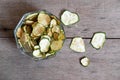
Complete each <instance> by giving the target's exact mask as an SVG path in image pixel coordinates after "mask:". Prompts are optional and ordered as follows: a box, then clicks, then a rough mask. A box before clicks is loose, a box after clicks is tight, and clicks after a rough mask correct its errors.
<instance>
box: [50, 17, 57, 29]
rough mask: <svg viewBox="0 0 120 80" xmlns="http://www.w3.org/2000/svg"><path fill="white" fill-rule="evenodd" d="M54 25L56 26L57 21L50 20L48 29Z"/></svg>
mask: <svg viewBox="0 0 120 80" xmlns="http://www.w3.org/2000/svg"><path fill="white" fill-rule="evenodd" d="M56 25H57V21H56V20H55V19H52V20H51V22H50V28H51V27H53V26H56Z"/></svg>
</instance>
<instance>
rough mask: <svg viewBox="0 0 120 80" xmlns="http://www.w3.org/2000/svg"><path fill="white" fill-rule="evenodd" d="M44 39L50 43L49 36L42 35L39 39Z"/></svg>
mask: <svg viewBox="0 0 120 80" xmlns="http://www.w3.org/2000/svg"><path fill="white" fill-rule="evenodd" d="M44 38H46V39H48V40H49V41H51V38H50V36H49V35H43V36H41V39H44Z"/></svg>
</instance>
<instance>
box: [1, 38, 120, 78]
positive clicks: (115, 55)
mask: <svg viewBox="0 0 120 80" xmlns="http://www.w3.org/2000/svg"><path fill="white" fill-rule="evenodd" d="M70 42H71V40H70V39H68V40H66V41H65V44H64V46H63V48H62V50H60V51H59V52H58V54H57V55H56V57H54V58H51V59H48V60H42V61H38V62H35V61H33V60H32V59H30V58H28V57H27V56H24V55H22V54H20V52H19V50H18V49H17V48H16V45H15V41H14V39H13V38H0V45H1V46H0V80H74V79H75V80H99V79H101V80H119V79H120V54H119V52H120V49H119V47H120V45H119V44H120V40H117V39H115V40H107V41H106V43H105V46H104V48H103V49H101V50H95V49H93V48H92V46H91V45H90V44H89V39H85V44H86V52H85V53H75V52H74V51H72V50H70V49H69V44H70ZM111 43H112V44H111ZM82 56H87V57H89V58H90V60H91V63H90V65H89V66H88V67H86V68H84V67H82V66H81V65H80V64H79V58H80V57H82Z"/></svg>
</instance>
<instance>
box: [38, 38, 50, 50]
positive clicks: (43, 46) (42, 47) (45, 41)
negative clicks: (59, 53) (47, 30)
mask: <svg viewBox="0 0 120 80" xmlns="http://www.w3.org/2000/svg"><path fill="white" fill-rule="evenodd" d="M39 46H40V51H41V52H47V51H48V50H49V46H50V41H49V40H48V39H46V38H44V39H41V40H40V42H39Z"/></svg>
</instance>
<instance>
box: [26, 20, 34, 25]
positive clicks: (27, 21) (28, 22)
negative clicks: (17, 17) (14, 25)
mask: <svg viewBox="0 0 120 80" xmlns="http://www.w3.org/2000/svg"><path fill="white" fill-rule="evenodd" d="M33 23H34V21H31V20H26V21H25V24H26V25H32V24H33Z"/></svg>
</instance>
